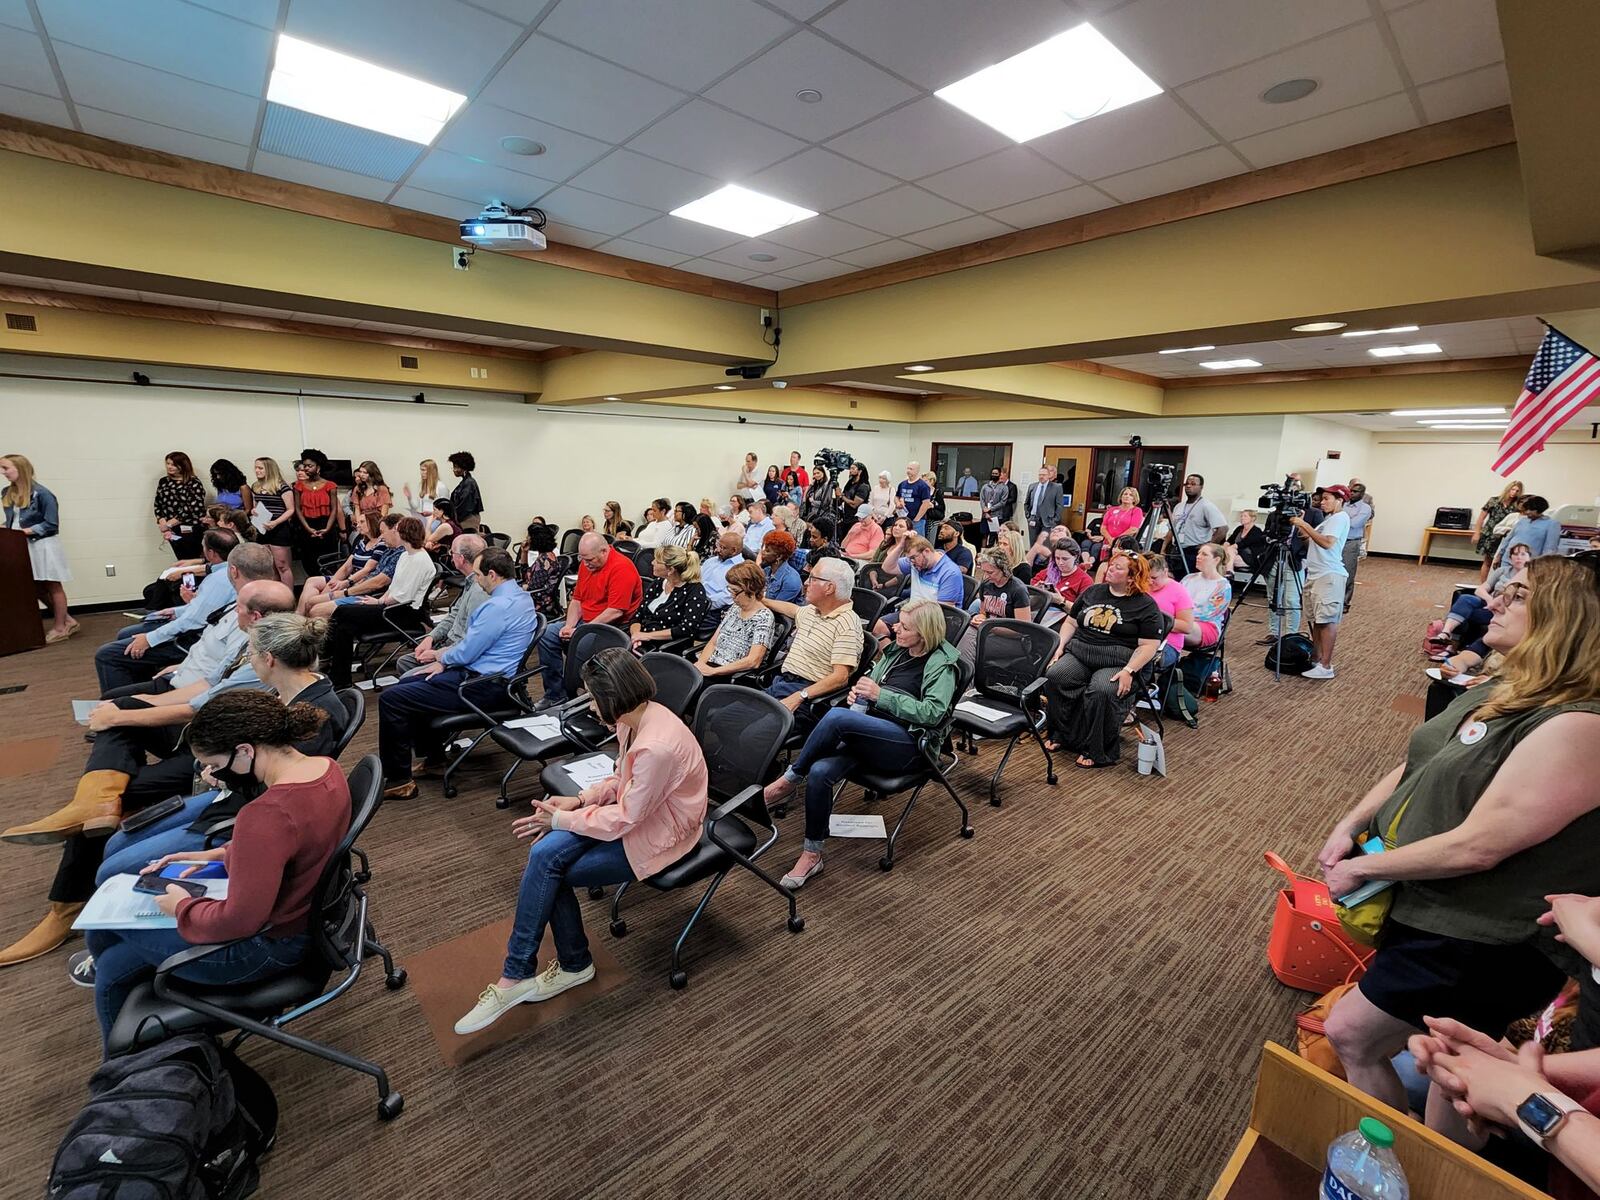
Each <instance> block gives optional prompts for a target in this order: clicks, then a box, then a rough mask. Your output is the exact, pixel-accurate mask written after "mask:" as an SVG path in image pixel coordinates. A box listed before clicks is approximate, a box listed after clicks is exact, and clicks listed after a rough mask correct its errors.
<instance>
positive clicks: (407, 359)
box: [400, 354, 417, 371]
mask: <svg viewBox="0 0 1600 1200" xmlns="http://www.w3.org/2000/svg"><path fill="white" fill-rule="evenodd" d="M400 365H401V366H402V367H404V368H405V369H406V370H408V371H415V370H416V369H417V358H416V355H414V354H402V355H401V356H400Z"/></svg>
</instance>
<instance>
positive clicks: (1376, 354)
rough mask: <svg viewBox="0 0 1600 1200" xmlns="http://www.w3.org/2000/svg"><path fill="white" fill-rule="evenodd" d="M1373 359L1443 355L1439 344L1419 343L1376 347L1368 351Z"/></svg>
mask: <svg viewBox="0 0 1600 1200" xmlns="http://www.w3.org/2000/svg"><path fill="white" fill-rule="evenodd" d="M1367 353H1368V354H1370V355H1372V357H1373V358H1402V357H1404V356H1406V355H1409V354H1443V353H1444V351H1443V350H1441V349H1439V343H1438V342H1418V343H1417V344H1416V345H1414V346H1374V347H1373V348H1372V349H1371V350H1368V351H1367Z"/></svg>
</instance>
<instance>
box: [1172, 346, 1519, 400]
mask: <svg viewBox="0 0 1600 1200" xmlns="http://www.w3.org/2000/svg"><path fill="white" fill-rule="evenodd" d="M1528 361H1529V360H1528V358H1527V357H1526V356H1524V355H1520V354H1511V355H1506V356H1505V357H1502V358H1447V359H1444V360H1443V361H1441V362H1410V363H1381V364H1377V365H1374V366H1370V367H1311V368H1308V369H1306V370H1304V371H1258V372H1255V373H1253V374H1249V375H1208V376H1205V377H1198V376H1196V377H1193V378H1188V377H1186V378H1183V379H1156V380H1154V382H1155V383H1156V384H1157V385H1158V386H1160V387H1163V388H1165V389H1166V390H1167V391H1169V392H1172V391H1183V390H1186V389H1189V388H1207V387H1234V386H1237V385H1239V384H1251V383H1314V382H1317V381H1319V380H1324V379H1378V378H1381V377H1383V376H1385V375H1451V374H1455V373H1457V372H1461V371H1509V370H1517V371H1525V370H1527V368H1528Z"/></svg>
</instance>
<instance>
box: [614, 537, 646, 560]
mask: <svg viewBox="0 0 1600 1200" xmlns="http://www.w3.org/2000/svg"><path fill="white" fill-rule="evenodd" d="M611 548H612V549H613V550H615V551H616V552H617V553H618V554H624V555H626V556H627V557H629V558H632V557H633V556H634V555H635V554H637V553H639V551H640V550H641V549H643V547H641V546H640V545H639V543H638V542H636V541H634V540H633V539H632V538H618V539H617V540H616V541H614V542H612V543H611Z"/></svg>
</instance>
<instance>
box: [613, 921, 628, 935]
mask: <svg viewBox="0 0 1600 1200" xmlns="http://www.w3.org/2000/svg"><path fill="white" fill-rule="evenodd" d="M611 936H612V937H627V936H628V923H627V922H626V921H613V922H611Z"/></svg>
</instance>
